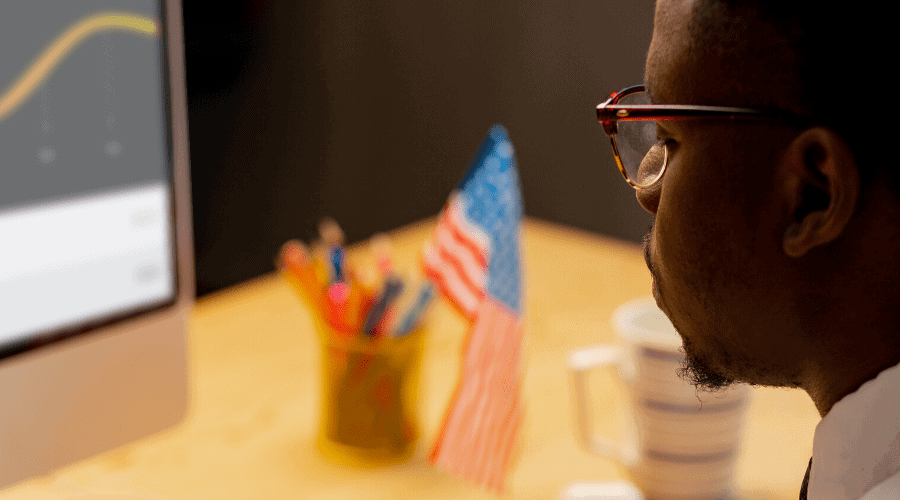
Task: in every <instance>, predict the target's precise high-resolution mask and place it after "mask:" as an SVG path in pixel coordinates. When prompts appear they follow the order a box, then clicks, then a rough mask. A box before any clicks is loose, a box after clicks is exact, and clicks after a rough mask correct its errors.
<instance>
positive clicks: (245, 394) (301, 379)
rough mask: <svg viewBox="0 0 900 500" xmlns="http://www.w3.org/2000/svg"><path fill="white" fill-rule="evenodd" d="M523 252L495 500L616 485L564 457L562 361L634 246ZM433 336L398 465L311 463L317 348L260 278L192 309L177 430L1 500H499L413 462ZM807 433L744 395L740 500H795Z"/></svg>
mask: <svg viewBox="0 0 900 500" xmlns="http://www.w3.org/2000/svg"><path fill="white" fill-rule="evenodd" d="M431 227H432V221H425V222H422V223H420V224H416V225H413V226H410V227H407V228H403V229H400V230H398V231H395V232H393V233H392V234H391V237H392V242H393V243H394V248H395V252H396V258H397V260H398V262H401V263H403V262H405V263H409V264H410V265H413V264H414V263H415V261H416V258H417V255H418V252H419V250H420V249H421V246H422V242H423V241H424V240H425V238H426V237H427V236H428V235H429V234H430V229H431ZM523 238H524V247H523V252H524V262H525V276H524V279H525V286H526V288H525V290H526V297H525V299H526V300H525V304H526V305H525V309H526V311H525V319H526V322H527V325H526V336H525V345H524V359H525V366H526V379H525V384H524V389H523V391H524V399H525V402H526V405H527V417H526V421H525V425H524V428H523V432H522V449H521V454H520V456H519V458H518V461H517V464H516V467H515V469H514V471H513V473H512V475H511V477H510V480H509V492H508V493H507V495H506V498H515V499H556V498H559V492H560V491H561V490H562V489H563V488H564V487H565V486H566V485H567V484H568V483H569V482H572V481H576V480H615V479H624V478H627V472H626V471H625V470H624V469H623V468H621V467H620V466H618V465H616V464H615V463H614V462H611V461H609V460H606V459H603V458H599V457H595V456H593V455H591V454H589V453H587V452H585V451H583V450H582V449H581V448H580V447H579V446H578V444H577V443H576V440H575V433H574V431H573V424H574V414H573V406H572V392H571V386H570V378H569V375H568V372H567V369H566V366H567V365H566V363H567V354H568V352H569V351H570V350H572V349H576V348H579V347H583V346H589V345H593V344H598V343H605V342H615V337H614V334H613V332H612V329H611V327H610V326H609V317H610V315H611V314H612V312H613V310H614V309H615V307H616V306H617V305H618V304H620V303H622V302H625V301H627V300H630V299H634V298H637V297H640V296H643V295H647V294H648V293H649V290H650V277H649V273H648V272H647V270H646V268H645V266H644V263H643V259H642V256H641V252H640V249H639V247H638V246H636V245H632V244H628V243H623V242H620V241H618V240H614V239H610V238H604V237H600V236H596V235H592V234H588V233H583V232H580V231H574V230H571V229H567V228H563V227H561V226H556V225H551V224H548V223H545V222H540V221H535V220H529V221H528V222H527V224H526V226H525V229H524V235H523ZM365 251H366V250H365V247H364V246H362V247H357V248H355V249H351V256H352V257H355V258H364V254H365ZM273 257H274V256H273ZM431 324H432V326H431V330H430V333H429V337H428V340H427V345H426V348H425V349H426V350H425V362H424V364H423V371H422V377H423V378H422V384H421V387H422V397H421V415H420V426H421V431H422V439H421V441H420V449H419V450H417V452H416V454H415V455H414V456H413V458H412V459H411V460H410V461H409V462H408V463H405V464H403V465H399V466H391V467H387V468H381V469H373V470H359V469H353V468H347V467H342V466H339V465H335V464H332V463H330V462H328V461H326V460H325V459H324V458H322V457H320V455H319V454H318V453H317V451H316V449H315V447H314V440H315V435H316V427H317V419H318V397H319V393H320V388H319V349H318V346H317V341H316V340H317V338H316V336H315V334H314V332H313V330H312V328H313V327H312V322H311V320H310V316H309V313H308V311H307V310H306V309H305V308H304V306H302V305H301V303H300V301H298V299H297V298H296V297H295V295H294V293H293V291H292V289H291V288H290V287H289V286H288V285H287V284H286V283H285V282H283V281H282V280H281V279H280V278H279V277H278V276H277V275H275V274H274V273H273V274H271V275H267V276H263V277H261V278H259V279H257V280H253V281H250V282H247V283H244V284H241V285H238V286H235V287H232V288H230V289H228V290H225V291H223V292H221V293H217V294H214V295H212V296H207V297H204V298H202V299H200V300H199V301H198V303H197V306H196V309H195V312H194V314H193V318H192V322H191V326H190V335H189V350H190V352H189V362H190V365H191V366H190V371H191V373H192V401H191V405H190V409H189V414H188V416H187V418H186V419H185V421H184V422H183V423H181V424H180V425H178V426H177V427H175V428H172V429H170V430H167V431H164V432H162V433H160V434H157V435H154V436H151V437H148V438H146V439H143V440H141V441H138V442H136V443H133V444H130V445H128V446H125V447H123V448H120V449H117V450H114V451H111V452H108V453H105V454H103V455H100V456H98V457H95V458H92V459H89V460H86V461H83V462H80V463H78V464H74V465H71V466H69V467H66V468H64V469H62V470H60V471H58V472H56V473H53V474H50V475H48V476H45V477H40V478H35V479H32V480H30V481H27V482H25V483H21V484H19V485H16V486H13V487H11V488H8V489H6V490H4V491H2V492H0V500H13V499H15V500H25V499H27V500H36V499H73V498H78V499H84V500H86V499H88V498H91V499H93V498H97V499H101V500H103V499H107V500H112V499H118V500H125V499H135V500H137V499H153V500H182V499H184V500H187V499H191V500H195V499H210V500H229V499H242V500H243V499H253V500H264V499H279V500H281V499H305V498H310V499H345V498H347V499H351V498H365V499H367V500H376V499H389V498H390V499H394V498H410V499H412V498H416V499H419V498H428V499H432V498H433V499H443V498H474V499H478V498H485V499H488V498H496V497H493V496H491V495H489V494H487V493H484V492H482V491H480V490H479V489H477V488H476V487H473V486H470V485H468V484H466V483H463V482H462V481H459V480H457V479H455V478H454V477H451V476H449V475H447V474H445V473H443V472H442V471H440V470H435V469H433V468H432V467H430V466H429V465H428V463H427V462H426V460H425V455H426V453H427V450H428V448H429V447H430V445H431V443H432V442H433V439H434V436H435V434H436V432H437V428H438V425H439V423H440V421H441V418H442V416H443V411H444V409H445V408H446V406H447V402H448V400H449V397H450V395H451V392H452V391H453V389H454V387H455V384H456V377H457V373H458V363H459V352H460V346H461V341H462V339H463V337H464V335H465V333H466V325H465V323H464V322H463V320H462V319H461V318H460V317H459V316H457V315H456V313H455V312H454V311H453V310H452V309H451V308H450V307H449V306H447V305H446V304H445V303H443V302H440V303H438V304H437V305H436V307H435V308H433V310H432V316H431ZM592 383H593V387H594V388H595V389H596V394H597V397H596V399H597V400H598V401H599V402H600V405H598V408H602V407H614V406H615V405H618V404H623V403H621V402H620V401H621V400H622V398H621V397H619V398H618V399H617V395H621V394H622V391H623V390H624V389H622V387H621V386H620V385H619V383H618V382H616V381H615V380H614V379H613V375H612V374H611V373H604V372H600V373H597V374H596V376H595V377H594V378H593V379H592ZM598 413H600V415H598V417H597V427H598V429H599V430H600V431H601V432H602V431H603V430H608V431H609V432H610V433H613V432H615V429H617V426H616V421H615V416H614V414H615V412H613V411H609V412H605V413H603V412H598ZM818 420H819V418H818V414H817V413H816V411H815V408H814V407H813V405H812V403H811V402H810V401H809V398H808V397H807V396H806V394H805V393H803V392H801V391H797V390H782V389H756V390H754V394H753V398H752V403H751V406H750V409H749V415H748V419H747V425H746V431H745V439H744V446H743V452H742V455H741V458H740V459H739V461H738V472H737V486H738V488H739V491H738V498H739V499H741V500H750V499H760V500H762V499H765V500H780V499H791V500H793V499H795V498H797V492H798V490H799V483H800V480H801V479H802V478H803V473H804V471H805V469H806V464H807V461H808V460H809V457H810V455H811V452H812V435H813V431H814V428H815V425H816V424H817V423H818ZM0 452H2V450H0ZM113 493H116V495H113Z"/></svg>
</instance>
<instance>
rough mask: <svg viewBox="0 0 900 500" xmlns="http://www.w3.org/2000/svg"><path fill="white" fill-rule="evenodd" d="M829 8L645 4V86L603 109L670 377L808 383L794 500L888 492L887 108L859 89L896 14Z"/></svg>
mask: <svg viewBox="0 0 900 500" xmlns="http://www.w3.org/2000/svg"><path fill="white" fill-rule="evenodd" d="M825 5H826V3H822V2H815V3H813V2H806V1H797V2H792V1H767V0H747V1H743V2H741V1H734V0H732V1H728V0H658V2H657V6H656V17H655V24H654V32H653V40H652V42H651V45H650V50H649V53H648V57H647V63H646V90H647V92H640V90H642V89H640V88H633V89H631V90H628V91H625V92H623V93H620V94H616V95H614V97H613V98H611V100H610V101H607V103H605V104H604V105H601V106H598V116H599V117H600V119H601V122H602V123H603V124H604V128H606V131H607V133H609V134H610V135H611V137H613V138H614V141H615V143H616V144H617V147H616V154H617V159H619V160H620V161H619V165H620V169H621V170H622V172H623V173H624V174H626V178H628V180H629V182H630V183H631V184H632V185H634V186H635V188H636V194H637V199H638V201H639V202H640V204H641V205H642V206H643V207H644V208H645V209H646V210H647V211H649V212H650V213H651V214H653V215H654V216H655V217H654V221H655V223H654V225H653V227H652V228H651V230H650V232H649V234H648V235H647V237H646V238H645V245H644V246H645V255H646V258H647V263H648V267H649V268H650V270H651V274H652V276H653V283H654V285H653V292H654V296H655V297H656V299H657V303H658V304H659V306H660V308H661V309H662V310H663V311H664V312H665V313H666V315H667V316H669V318H670V319H671V320H672V323H673V324H674V326H675V327H676V328H677V329H678V331H679V333H680V334H681V337H682V338H683V341H684V350H685V354H686V358H687V363H686V366H685V369H684V371H683V372H684V373H683V374H684V375H685V376H687V377H688V378H689V379H690V380H692V382H694V383H695V384H696V385H698V387H702V388H708V389H717V388H722V387H726V386H728V385H729V384H731V383H734V382H747V383H750V384H754V385H764V386H780V387H798V388H802V389H803V390H805V391H806V392H807V393H808V394H809V396H810V397H811V398H812V400H813V402H814V403H815V405H816V408H817V409H818V411H819V413H820V414H821V415H822V417H823V419H822V421H821V422H820V424H819V425H818V426H817V428H816V432H815V437H814V445H813V457H812V460H811V465H810V469H809V472H807V476H808V478H807V480H808V489H807V484H806V481H807V480H804V483H803V487H802V490H803V491H802V493H801V498H806V495H807V494H808V498H809V499H810V500H812V499H815V500H820V499H828V500H830V499H834V500H845V499H846V500H856V499H860V498H865V499H887V498H891V499H898V498H900V366H898V363H900V293H898V292H897V290H896V286H897V284H898V283H900V189H898V179H897V178H896V173H895V170H894V169H895V168H896V167H895V165H897V164H898V163H900V154H898V153H900V151H898V152H897V153H895V152H894V151H897V148H896V146H895V145H894V144H891V142H890V139H885V137H886V133H890V131H891V130H890V128H889V125H890V122H891V120H893V119H894V118H895V117H896V116H897V115H896V113H894V111H895V109H896V107H895V105H893V104H891V103H890V100H889V97H890V93H889V92H887V91H886V89H884V88H883V87H881V86H873V87H872V88H871V89H868V90H866V91H865V92H854V90H855V89H858V90H860V91H861V90H863V88H862V87H861V86H862V85H863V82H861V81H859V75H860V74H861V73H862V72H866V74H870V73H873V72H874V74H880V72H881V71H885V69H883V68H882V65H883V64H884V62H885V61H884V60H883V51H885V50H888V49H890V48H893V47H894V46H895V45H896V44H895V43H894V42H893V40H892V39H891V38H890V37H891V36H892V31H890V27H889V26H884V25H883V24H884V23H886V22H890V21H892V20H893V19H894V17H893V16H891V15H889V14H886V13H884V12H879V11H876V10H866V11H861V10H860V9H858V8H857V7H859V6H856V5H851V4H841V5H840V6H837V5H836V4H835V5H836V6H835V7H834V8H833V9H832V10H833V12H832V11H829V9H828V8H826V7H825ZM838 7H839V8H838ZM884 28H888V29H884ZM871 61H875V62H877V63H878V64H877V66H872V65H870V64H868V63H869V62H871ZM645 98H649V102H650V103H652V104H653V105H654V106H651V107H645V108H643V109H641V106H637V107H633V105H634V104H641V103H647V101H642V99H645ZM660 105H662V106H660ZM666 105H675V106H666ZM629 106H632V107H630V108H629ZM734 108H740V109H734ZM641 119H643V120H641ZM648 119H651V120H652V121H646V120H648ZM617 126H618V128H617ZM629 127H631V128H629ZM647 127H650V129H647ZM642 141H643V142H642ZM798 480H799V478H798Z"/></svg>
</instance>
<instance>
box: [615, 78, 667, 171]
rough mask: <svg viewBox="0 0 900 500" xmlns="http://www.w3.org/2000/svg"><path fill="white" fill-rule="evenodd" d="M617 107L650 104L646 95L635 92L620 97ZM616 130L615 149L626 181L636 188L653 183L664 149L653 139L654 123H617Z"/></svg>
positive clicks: (661, 144)
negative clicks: (632, 183)
mask: <svg viewBox="0 0 900 500" xmlns="http://www.w3.org/2000/svg"><path fill="white" fill-rule="evenodd" d="M617 104H621V105H625V106H633V105H639V104H650V100H649V98H648V97H647V93H646V92H636V93H634V94H629V95H627V96H625V97H623V98H621V99H620V100H619V102H618V103H617ZM617 129H618V130H617V132H616V148H617V149H618V150H619V158H620V159H621V160H622V166H624V167H625V172H626V173H627V174H628V178H629V179H631V181H632V182H634V183H635V184H637V185H638V186H640V187H646V186H649V185H651V184H653V183H654V182H656V180H657V179H659V176H660V175H661V174H662V171H663V167H664V166H665V164H666V148H665V145H664V144H663V142H662V141H660V140H659V139H658V138H657V137H656V122H654V121H652V120H634V121H626V120H619V122H618V126H617Z"/></svg>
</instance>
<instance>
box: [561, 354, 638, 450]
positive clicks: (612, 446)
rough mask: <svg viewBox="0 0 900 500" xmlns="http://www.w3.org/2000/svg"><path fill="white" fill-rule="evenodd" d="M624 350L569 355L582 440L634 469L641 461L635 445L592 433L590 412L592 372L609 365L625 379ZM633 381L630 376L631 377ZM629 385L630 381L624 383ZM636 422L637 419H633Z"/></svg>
mask: <svg viewBox="0 0 900 500" xmlns="http://www.w3.org/2000/svg"><path fill="white" fill-rule="evenodd" d="M624 365H625V360H624V359H623V351H622V348H620V347H617V346H613V345H599V346H593V347H585V348H582V349H576V350H574V351H572V352H571V353H569V370H571V371H572V375H573V379H574V386H575V412H576V425H577V427H576V428H577V432H578V438H579V440H580V441H581V444H582V446H584V447H585V448H587V449H588V451H591V452H593V453H595V454H597V455H601V456H604V457H607V458H611V459H613V460H616V461H618V462H619V463H621V464H623V465H625V466H627V467H631V466H633V465H635V464H637V462H638V456H637V455H638V454H637V449H636V447H635V446H633V445H627V444H626V443H625V442H619V441H615V440H613V439H610V438H607V437H603V436H596V435H593V434H592V433H591V429H590V424H589V422H590V420H591V419H590V415H588V409H587V406H588V405H587V374H588V372H589V371H590V370H592V369H595V368H600V367H604V366H608V367H611V368H617V370H615V372H616V375H618V376H619V378H620V379H623V377H622V373H621V371H623V369H624V371H626V372H627V371H628V367H626V366H624ZM629 378H630V377H629ZM623 381H625V382H628V380H623ZM629 420H630V422H633V419H629Z"/></svg>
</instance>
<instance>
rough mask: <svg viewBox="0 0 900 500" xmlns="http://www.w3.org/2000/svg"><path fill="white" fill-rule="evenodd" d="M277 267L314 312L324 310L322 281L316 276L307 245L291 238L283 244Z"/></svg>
mask: <svg viewBox="0 0 900 500" xmlns="http://www.w3.org/2000/svg"><path fill="white" fill-rule="evenodd" d="M277 267H278V268H279V269H281V271H282V274H284V275H285V276H286V277H288V278H289V281H290V282H291V283H292V284H293V285H294V289H295V290H297V292H299V294H300V296H301V297H303V298H304V300H305V301H306V302H307V305H309V306H310V307H311V308H312V309H313V312H316V311H321V310H322V294H323V291H324V290H323V288H322V283H321V282H320V281H319V279H318V278H317V277H316V273H315V270H314V263H313V261H312V259H311V257H310V255H309V250H308V249H307V248H306V245H304V244H303V243H301V242H300V241H298V240H290V241H288V242H286V243H285V244H284V245H282V246H281V250H280V251H279V259H278V261H277Z"/></svg>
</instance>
